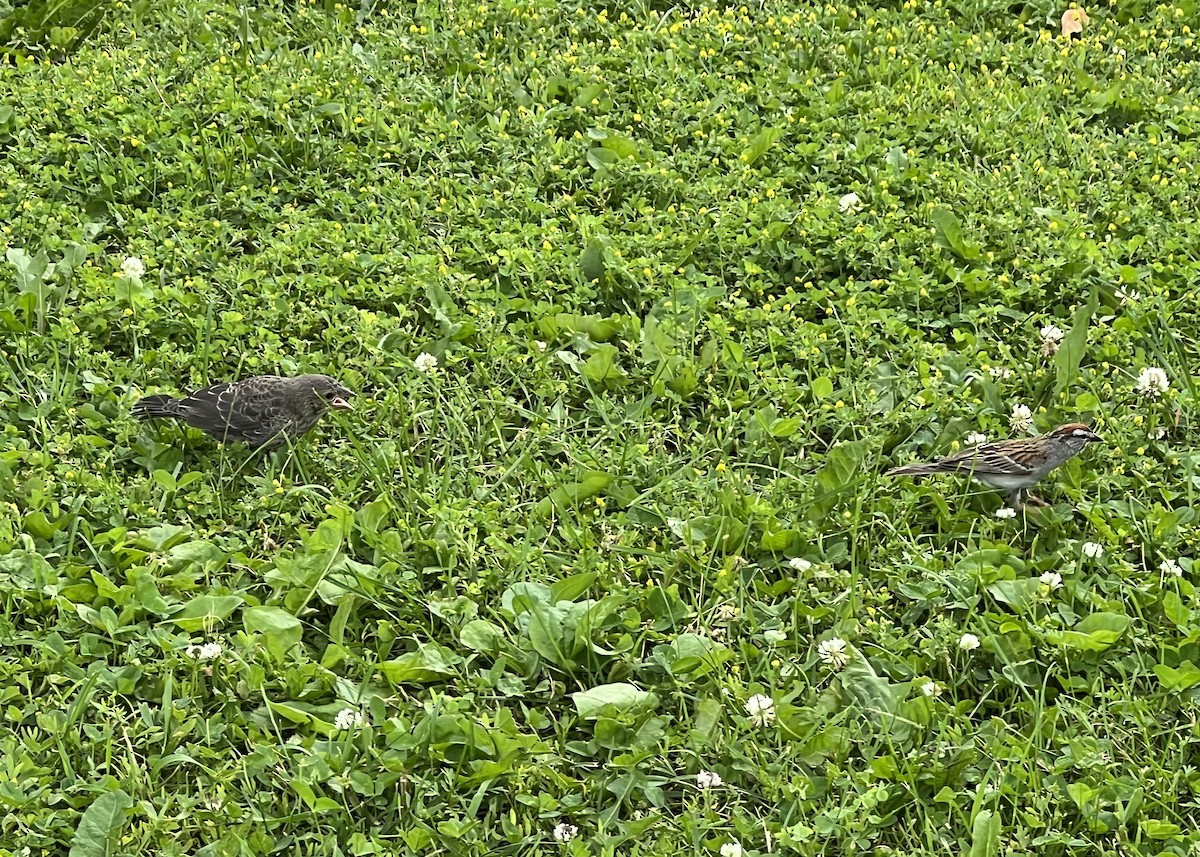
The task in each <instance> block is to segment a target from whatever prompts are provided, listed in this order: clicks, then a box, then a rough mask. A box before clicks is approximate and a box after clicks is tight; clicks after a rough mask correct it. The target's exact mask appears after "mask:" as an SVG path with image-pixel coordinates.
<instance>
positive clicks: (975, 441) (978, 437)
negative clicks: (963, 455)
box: [964, 431, 987, 446]
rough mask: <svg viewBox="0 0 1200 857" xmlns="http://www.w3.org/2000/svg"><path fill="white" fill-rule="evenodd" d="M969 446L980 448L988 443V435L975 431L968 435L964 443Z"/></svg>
mask: <svg viewBox="0 0 1200 857" xmlns="http://www.w3.org/2000/svg"><path fill="white" fill-rule="evenodd" d="M964 443H966V445H967V446H979V444H981V443H987V435H986V434H984V433H983V432H981V431H973V432H971V433H970V434H969V435H967V438H966V440H965V441H964Z"/></svg>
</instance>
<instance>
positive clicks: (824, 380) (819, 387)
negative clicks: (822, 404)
mask: <svg viewBox="0 0 1200 857" xmlns="http://www.w3.org/2000/svg"><path fill="white" fill-rule="evenodd" d="M810 387H811V389H812V394H813V398H814V399H828V398H829V397H830V396H832V395H833V380H832V379H831V378H828V377H826V376H825V375H821V376H820V377H818V378H813V380H812V384H811V385H810Z"/></svg>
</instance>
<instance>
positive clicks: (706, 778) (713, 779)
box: [696, 771, 724, 791]
mask: <svg viewBox="0 0 1200 857" xmlns="http://www.w3.org/2000/svg"><path fill="white" fill-rule="evenodd" d="M722 782H724V781H723V780H722V779H721V775H720V774H718V773H716V772H714V771H701V772H700V773H698V774H696V788H698V789H700V790H701V791H706V790H708V789H715V788H716V787H717V786H719V785H721V783H722Z"/></svg>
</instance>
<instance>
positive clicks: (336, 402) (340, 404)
mask: <svg viewBox="0 0 1200 857" xmlns="http://www.w3.org/2000/svg"><path fill="white" fill-rule="evenodd" d="M329 407H331V408H337V409H338V410H339V411H352V410H354V406H353V405H351V404H350V403H349V402H347V401H346V400H345V399H343V398H342V397H341V396H334V397H333V398H332V399H330V400H329Z"/></svg>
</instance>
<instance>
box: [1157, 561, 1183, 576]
mask: <svg viewBox="0 0 1200 857" xmlns="http://www.w3.org/2000/svg"><path fill="white" fill-rule="evenodd" d="M1158 570H1159V571H1161V572H1162V573H1163V574H1169V575H1171V576H1172V577H1183V569H1182V568H1180V566H1179V563H1177V562H1176V561H1175V560H1173V559H1164V560H1163V561H1162V562H1160V563H1159V564H1158Z"/></svg>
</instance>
